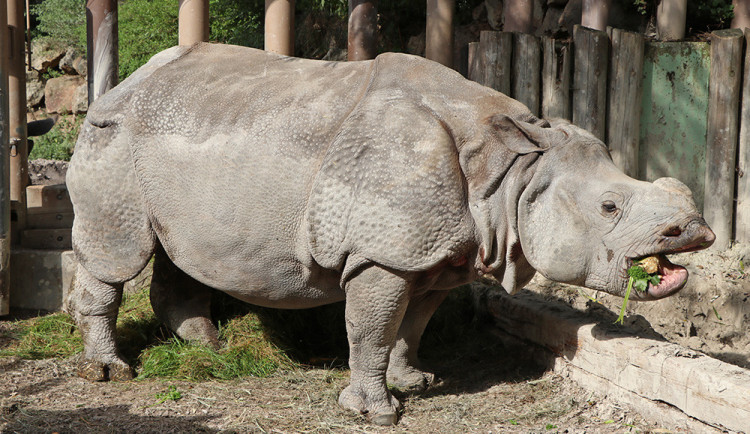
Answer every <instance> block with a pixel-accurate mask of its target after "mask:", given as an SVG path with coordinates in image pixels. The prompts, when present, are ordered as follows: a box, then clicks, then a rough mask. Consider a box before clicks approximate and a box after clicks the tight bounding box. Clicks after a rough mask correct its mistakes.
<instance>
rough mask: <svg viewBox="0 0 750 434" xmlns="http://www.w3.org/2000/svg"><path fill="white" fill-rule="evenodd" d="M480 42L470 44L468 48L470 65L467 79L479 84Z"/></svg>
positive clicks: (467, 55)
mask: <svg viewBox="0 0 750 434" xmlns="http://www.w3.org/2000/svg"><path fill="white" fill-rule="evenodd" d="M478 50H479V42H469V46H468V47H467V54H466V57H467V59H466V62H467V63H468V66H467V72H466V78H468V79H469V80H472V81H476V82H477V83H478V82H479V56H478V55H477V53H478Z"/></svg>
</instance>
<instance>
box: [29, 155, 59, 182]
mask: <svg viewBox="0 0 750 434" xmlns="http://www.w3.org/2000/svg"><path fill="white" fill-rule="evenodd" d="M67 172H68V162H67V161H58V160H45V159H43V158H39V159H36V160H30V161H29V179H30V180H31V184H32V185H55V184H64V183H65V174H66V173H67Z"/></svg>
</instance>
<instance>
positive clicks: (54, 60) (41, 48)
mask: <svg viewBox="0 0 750 434" xmlns="http://www.w3.org/2000/svg"><path fill="white" fill-rule="evenodd" d="M66 52H67V50H66V49H65V48H64V47H62V46H60V45H59V44H57V43H54V42H52V41H50V40H49V39H34V41H33V42H32V43H31V67H32V68H34V69H36V70H37V71H46V70H47V69H49V68H56V67H57V65H59V64H60V60H61V59H62V58H63V57H64V56H65V53H66Z"/></svg>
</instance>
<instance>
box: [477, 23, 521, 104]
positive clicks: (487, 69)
mask: <svg viewBox="0 0 750 434" xmlns="http://www.w3.org/2000/svg"><path fill="white" fill-rule="evenodd" d="M512 50H513V34H512V33H507V32H492V31H483V32H481V33H480V34H479V48H478V50H477V54H476V56H477V62H478V63H479V67H478V78H479V79H478V80H477V82H478V83H480V84H483V85H485V86H487V87H491V88H493V89H495V90H497V91H500V92H502V93H504V94H506V95H510V76H511V60H512V53H513V51H512Z"/></svg>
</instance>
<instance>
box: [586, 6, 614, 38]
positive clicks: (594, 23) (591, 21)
mask: <svg viewBox="0 0 750 434" xmlns="http://www.w3.org/2000/svg"><path fill="white" fill-rule="evenodd" d="M611 3H612V0H583V4H582V8H581V10H582V12H581V25H582V26H583V27H588V28H590V29H594V30H602V31H604V30H606V29H607V22H608V21H609V9H610V6H611Z"/></svg>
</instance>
